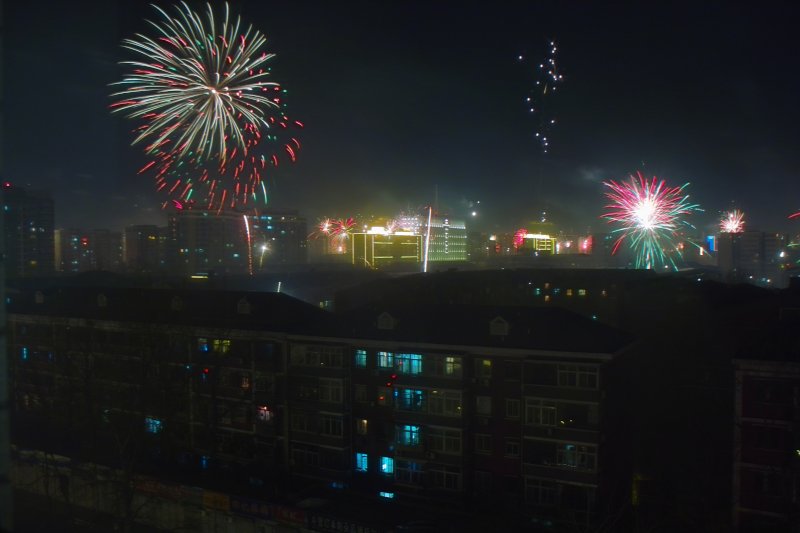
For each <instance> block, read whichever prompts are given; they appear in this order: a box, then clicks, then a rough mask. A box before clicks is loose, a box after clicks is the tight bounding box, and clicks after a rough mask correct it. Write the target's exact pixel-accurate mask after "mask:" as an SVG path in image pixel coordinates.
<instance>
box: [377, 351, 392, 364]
mask: <svg viewBox="0 0 800 533" xmlns="http://www.w3.org/2000/svg"><path fill="white" fill-rule="evenodd" d="M378 367H379V368H393V367H394V354H393V353H392V352H378Z"/></svg>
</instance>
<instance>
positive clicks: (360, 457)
mask: <svg viewBox="0 0 800 533" xmlns="http://www.w3.org/2000/svg"><path fill="white" fill-rule="evenodd" d="M368 469H369V458H368V457H367V454H365V453H360V452H359V453H356V471H357V472H366V471H367V470H368Z"/></svg>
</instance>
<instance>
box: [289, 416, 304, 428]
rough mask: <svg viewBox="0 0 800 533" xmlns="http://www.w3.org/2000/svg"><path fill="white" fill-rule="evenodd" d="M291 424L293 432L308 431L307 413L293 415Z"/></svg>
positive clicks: (290, 418)
mask: <svg viewBox="0 0 800 533" xmlns="http://www.w3.org/2000/svg"><path fill="white" fill-rule="evenodd" d="M289 423H290V426H291V428H292V430H293V431H308V417H307V416H306V414H305V413H292V415H291V416H290V417H289Z"/></svg>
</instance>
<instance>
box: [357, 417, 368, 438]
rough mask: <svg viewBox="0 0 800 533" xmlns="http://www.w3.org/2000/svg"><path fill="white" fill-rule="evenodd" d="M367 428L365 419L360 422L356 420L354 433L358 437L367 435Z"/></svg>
mask: <svg viewBox="0 0 800 533" xmlns="http://www.w3.org/2000/svg"><path fill="white" fill-rule="evenodd" d="M367 426H368V422H367V419H366V418H362V419H360V420H356V433H358V434H359V435H366V434H367Z"/></svg>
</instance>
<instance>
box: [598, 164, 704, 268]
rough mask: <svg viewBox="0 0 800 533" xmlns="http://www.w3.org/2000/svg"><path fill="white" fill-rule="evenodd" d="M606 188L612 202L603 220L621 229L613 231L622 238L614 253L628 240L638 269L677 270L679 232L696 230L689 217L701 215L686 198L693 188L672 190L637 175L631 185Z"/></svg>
mask: <svg viewBox="0 0 800 533" xmlns="http://www.w3.org/2000/svg"><path fill="white" fill-rule="evenodd" d="M603 185H605V186H606V187H607V188H608V190H607V192H606V197H607V198H608V200H609V202H610V203H609V204H608V205H606V208H607V209H608V211H607V212H606V213H605V214H603V218H605V219H606V220H607V221H608V222H609V223H613V224H618V225H619V227H618V228H616V229H614V230H613V233H616V234H619V237H618V238H617V241H616V243H615V244H614V249H613V251H612V253H616V252H617V250H618V249H619V247H620V245H621V244H622V243H623V242H624V241H625V240H626V239H627V241H628V245H629V247H630V248H631V249H632V250H633V251H634V254H635V258H636V260H635V263H636V268H654V267H656V266H667V265H669V266H672V267H673V268H676V269H677V265H676V264H675V261H674V259H673V253H679V252H678V248H679V247H678V245H677V241H676V239H677V235H678V232H679V231H680V230H681V229H683V228H685V227H689V228H693V227H694V226H692V225H691V224H690V223H689V222H687V221H686V219H685V217H687V216H688V215H690V214H692V213H693V212H695V211H700V207H699V206H698V205H697V204H692V203H690V202H689V195H688V194H685V189H686V187H687V186H688V185H689V184H688V183H686V184H684V185H681V186H680V187H669V186H667V184H666V182H665V181H664V180H659V179H658V178H656V177H655V176H653V178H652V179H649V180H648V179H646V178H645V177H644V176H643V175H642V174H641V172H637V173H636V176H631V177H630V181H624V182H616V181H606V182H603Z"/></svg>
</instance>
